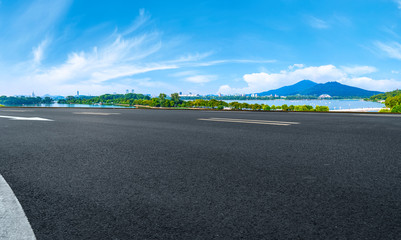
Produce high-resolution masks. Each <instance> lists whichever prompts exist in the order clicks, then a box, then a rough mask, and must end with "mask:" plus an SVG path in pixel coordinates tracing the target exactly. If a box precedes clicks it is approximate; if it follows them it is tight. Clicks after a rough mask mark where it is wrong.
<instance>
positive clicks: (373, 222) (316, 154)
mask: <svg viewBox="0 0 401 240" xmlns="http://www.w3.org/2000/svg"><path fill="white" fill-rule="evenodd" d="M20 110H21V109H0V116H17V117H39V118H45V119H51V120H54V121H29V120H27V121H22V120H13V119H11V118H0V174H1V175H2V176H3V177H4V179H5V180H6V181H7V182H8V184H9V185H10V187H11V188H12V190H13V191H14V193H15V195H16V197H17V198H18V200H19V202H20V203H21V206H22V208H23V209H24V211H25V213H26V216H27V218H28V219H29V222H30V224H31V226H32V229H33V231H34V233H35V235H36V237H37V239H240V238H242V239H400V238H401V115H397V116H394V115H391V116H377V115H367V114H352V113H349V114H341V113H326V114H325V113H280V112H213V111H178V110H176V111H166V110H133V109H130V110H129V109H77V108H73V109H34V108H32V109H25V110H24V109H22V110H23V111H20ZM77 113H81V114H77ZM108 113H113V114H110V115H108ZM99 114H101V115H99ZM211 118H224V119H248V120H264V121H280V122H294V123H299V124H282V125H279V124H277V125H274V124H273V125H272V124H255V122H247V123H242V122H233V120H231V122H229V121H228V122H227V121H225V120H224V119H223V120H221V121H208V119H209V120H210V119H211ZM199 119H204V120H199ZM205 119H206V120H205ZM212 120H213V119H212ZM234 121H243V120H234ZM259 123H260V122H259ZM0 227H1V226H0Z"/></svg>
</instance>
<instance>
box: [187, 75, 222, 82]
mask: <svg viewBox="0 0 401 240" xmlns="http://www.w3.org/2000/svg"><path fill="white" fill-rule="evenodd" d="M216 79H217V76H216V75H196V76H191V77H187V78H185V80H186V81H187V82H191V83H208V82H211V81H214V80H216Z"/></svg>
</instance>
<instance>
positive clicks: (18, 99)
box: [0, 96, 54, 105]
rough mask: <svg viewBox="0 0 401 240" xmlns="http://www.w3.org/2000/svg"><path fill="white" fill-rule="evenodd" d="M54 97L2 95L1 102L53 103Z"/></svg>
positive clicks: (20, 103) (12, 103) (25, 103)
mask: <svg viewBox="0 0 401 240" xmlns="http://www.w3.org/2000/svg"><path fill="white" fill-rule="evenodd" d="M53 102H54V101H53V99H52V98H50V97H45V98H41V97H24V96H22V97H7V96H0V104H4V105H27V104H42V103H43V104H51V103H53Z"/></svg>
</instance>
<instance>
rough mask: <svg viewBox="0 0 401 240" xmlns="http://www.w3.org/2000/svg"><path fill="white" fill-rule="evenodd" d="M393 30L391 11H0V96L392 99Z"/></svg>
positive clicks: (358, 4)
mask: <svg viewBox="0 0 401 240" xmlns="http://www.w3.org/2000/svg"><path fill="white" fill-rule="evenodd" d="M49 9H51V11H49ZM400 20H401V1H400V0H377V1H363V0H355V1H345V0H339V1H312V0H309V1H308V0H307V1H301V0H278V1H263V0H254V1H238V0H233V1H196V2H190V1H155V0H147V1H144V0H143V1H124V0H115V1H113V2H108V1H96V2H95V1H73V0H54V1H50V0H33V1H27V0H22V1H1V2H0V29H1V33H2V34H1V36H0V48H1V51H0V95H8V96H11V95H32V94H33V92H34V94H35V95H36V96H43V95H45V94H50V95H63V96H67V95H74V94H75V93H77V95H100V94H104V93H114V92H116V93H127V92H133V90H134V89H135V93H144V94H152V95H158V94H159V93H161V92H163V93H166V94H170V93H173V92H183V93H184V94H185V93H189V92H191V93H194V94H201V95H205V94H216V95H218V94H225V95H234V94H251V93H258V92H263V91H267V90H271V89H276V88H279V87H282V86H285V85H291V84H294V83H296V82H298V81H301V80H303V79H309V80H312V81H315V82H317V83H325V82H329V81H339V82H340V83H343V84H347V85H351V86H355V87H359V88H363V89H367V90H377V91H390V90H394V89H397V88H398V89H400V88H401V67H400V66H401V64H400V63H401V26H400V24H399V23H400ZM78 91H79V93H78Z"/></svg>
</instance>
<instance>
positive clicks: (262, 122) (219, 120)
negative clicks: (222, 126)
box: [198, 118, 300, 126]
mask: <svg viewBox="0 0 401 240" xmlns="http://www.w3.org/2000/svg"><path fill="white" fill-rule="evenodd" d="M198 120H201V121H213V122H231V123H250V124H265V125H276V126H290V125H294V124H300V123H299V122H282V121H267V120H252V119H233V118H199V119H198Z"/></svg>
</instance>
